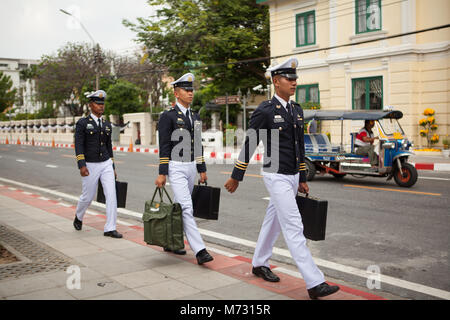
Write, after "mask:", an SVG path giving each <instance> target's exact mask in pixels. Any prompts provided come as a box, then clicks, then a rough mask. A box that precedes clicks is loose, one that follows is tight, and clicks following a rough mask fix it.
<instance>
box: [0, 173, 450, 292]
mask: <svg viewBox="0 0 450 320" xmlns="http://www.w3.org/2000/svg"><path fill="white" fill-rule="evenodd" d="M0 181H3V182H5V183H8V184H14V185H17V186H21V187H25V188H30V189H34V190H38V191H41V192H46V193H50V194H53V195H56V196H58V197H63V198H67V199H72V200H77V201H78V197H75V196H72V195H69V194H66V193H62V192H58V191H54V190H51V189H46V188H41V187H37V186H34V185H29V184H25V183H22V182H17V181H14V180H9V179H5V178H0ZM13 189H14V188H13ZM92 205H94V206H97V207H102V208H105V207H106V206H105V205H104V204H103V203H98V202H96V201H92ZM89 211H90V210H87V213H89V214H90V212H89ZM117 212H120V213H123V214H126V215H129V216H132V217H136V218H139V220H141V219H142V213H138V212H134V211H131V210H127V209H124V208H119V209H117ZM198 231H199V232H200V233H201V234H203V235H205V236H209V237H212V238H216V239H219V240H224V241H229V242H232V243H235V244H239V245H244V246H247V247H250V248H252V249H255V247H256V242H254V241H250V240H246V239H241V238H238V237H234V236H230V235H227V234H222V233H218V232H215V231H210V230H206V229H201V228H198ZM273 253H275V254H278V255H281V256H284V257H288V258H291V259H292V256H291V254H290V252H289V250H286V249H281V248H276V247H274V248H273ZM314 261H315V263H316V264H317V265H318V266H322V267H325V268H328V269H333V270H337V271H340V272H343V273H348V274H351V275H355V276H358V277H362V278H365V279H367V278H368V277H369V276H370V275H372V273H368V272H367V271H366V270H362V269H358V268H354V267H349V266H345V265H342V264H339V263H335V262H332V261H327V260H324V259H320V258H314ZM380 280H381V282H383V283H387V284H391V285H393V286H396V287H400V288H405V289H408V290H411V291H415V292H420V293H424V294H427V295H430V296H433V297H438V298H441V299H446V300H450V292H448V291H444V290H440V289H436V288H432V287H428V286H425V285H421V284H418V283H414V282H409V281H406V280H402V279H397V278H394V277H390V276H385V275H382V274H381V275H380Z"/></svg>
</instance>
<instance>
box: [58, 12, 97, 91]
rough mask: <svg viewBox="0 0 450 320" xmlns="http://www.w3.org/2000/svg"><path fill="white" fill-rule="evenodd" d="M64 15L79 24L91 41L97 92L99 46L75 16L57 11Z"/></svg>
mask: <svg viewBox="0 0 450 320" xmlns="http://www.w3.org/2000/svg"><path fill="white" fill-rule="evenodd" d="M59 11H61V12H62V13H64V14H67V15H68V16H71V17H72V18H74V19H75V20H77V22H78V23H79V24H80V26H81V27H82V28H83V30H84V31H85V32H86V34H87V35H88V36H89V38H90V39H91V41H92V45H93V48H94V65H95V90H98V82H99V70H98V64H99V62H100V46H99V44H98V43H96V42H95V40H94V38H92V36H91V34H90V33H89V32H88V31H87V29H86V28H85V26H84V25H83V24H82V23H81V21H80V19H78V18H77V17H76V16H74V15H73V14H71V13H70V12H67V11H66V10H63V9H59Z"/></svg>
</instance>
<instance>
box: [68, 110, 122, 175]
mask: <svg viewBox="0 0 450 320" xmlns="http://www.w3.org/2000/svg"><path fill="white" fill-rule="evenodd" d="M111 133H112V127H111V123H110V122H109V121H105V120H104V119H103V120H102V127H101V128H99V126H98V123H96V121H95V120H94V119H92V117H91V116H90V115H89V116H87V117H85V118H81V119H80V120H78V121H77V124H76V128H75V154H76V156H77V163H78V168H79V169H81V168H82V167H84V166H86V162H103V161H106V160H108V159H109V158H111V159H112V160H113V161H114V158H113V150H112V143H111ZM113 167H114V163H113Z"/></svg>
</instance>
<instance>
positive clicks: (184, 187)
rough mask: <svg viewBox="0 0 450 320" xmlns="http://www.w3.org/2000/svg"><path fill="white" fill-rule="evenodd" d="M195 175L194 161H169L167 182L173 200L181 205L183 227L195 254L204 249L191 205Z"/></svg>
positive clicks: (195, 166)
mask: <svg viewBox="0 0 450 320" xmlns="http://www.w3.org/2000/svg"><path fill="white" fill-rule="evenodd" d="M196 177H197V165H196V163H195V162H178V161H170V162H169V182H170V186H171V187H172V191H173V194H174V199H173V200H174V202H177V203H179V204H180V205H181V209H182V210H183V227H184V233H185V234H186V238H187V241H188V242H189V246H190V247H191V249H192V251H193V252H194V253H195V254H197V253H198V252H199V251H200V250H202V249H205V243H204V242H203V240H202V237H201V235H200V232H199V231H198V229H197V223H196V222H195V219H194V215H193V212H194V209H193V206H192V196H191V195H192V190H193V189H194V184H195V178H196Z"/></svg>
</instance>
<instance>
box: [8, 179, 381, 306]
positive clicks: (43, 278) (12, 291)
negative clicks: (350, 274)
mask: <svg viewBox="0 0 450 320" xmlns="http://www.w3.org/2000/svg"><path fill="white" fill-rule="evenodd" d="M74 214H75V206H73V205H70V204H66V203H62V202H59V201H56V200H51V199H48V198H44V197H42V196H40V195H38V194H33V193H30V192H26V191H23V190H20V189H16V188H13V187H10V186H7V185H1V184H0V229H1V230H0V243H2V245H3V246H4V247H6V248H7V249H8V250H9V251H11V252H12V253H14V254H15V255H16V256H17V257H18V258H19V259H20V260H21V261H19V262H15V263H8V264H0V299H8V300H10V299H13V300H17V299H38V300H41V299H63V300H74V299H78V300H80V299H82V300H84V299H106V300H113V299H114V300H115V299H120V300H129V299H133V300H135V299H138V300H140V299H152V300H154V299H157V300H158V299H163V300H175V299H183V300H279V299H282V300H285V299H299V300H308V299H309V297H308V295H307V291H306V288H305V283H304V281H303V280H302V279H301V278H299V277H296V276H293V275H292V274H295V272H292V271H293V270H295V268H291V269H290V270H291V271H289V270H287V269H286V268H282V267H279V266H278V267H277V266H273V268H274V269H275V270H274V271H275V272H276V273H277V274H278V275H279V276H280V278H281V281H280V282H278V283H269V282H266V281H264V280H262V279H260V278H257V277H255V276H254V275H253V274H252V273H251V264H250V259H248V258H245V257H242V256H241V255H237V254H231V253H230V252H228V251H226V250H222V249H218V248H217V246H216V247H214V246H210V245H208V247H207V248H208V250H209V251H210V252H211V254H212V255H213V256H214V261H212V262H210V263H206V264H204V265H203V266H199V265H197V262H196V259H195V257H194V255H193V253H192V251H190V250H189V248H187V251H188V253H187V255H185V256H177V255H173V254H169V253H165V252H163V251H162V249H161V248H159V247H156V246H149V245H146V244H145V243H144V241H143V228H142V224H139V223H138V222H136V221H131V220H130V221H129V222H126V221H123V219H119V221H118V228H117V229H118V231H119V232H121V233H122V234H123V235H124V239H113V238H109V237H104V236H103V226H104V223H105V216H104V215H102V214H99V213H97V212H95V211H92V210H88V212H87V214H86V215H85V219H84V221H83V229H82V231H76V230H75V229H74V228H73V226H72V221H73V217H74ZM74 266H75V267H74ZM78 268H79V269H78ZM283 269H284V270H283ZM78 270H79V274H80V276H81V277H80V280H81V282H80V287H81V288H80V289H76V288H69V287H71V286H73V285H74V284H76V281H75V280H74V279H75V276H76V275H77V274H78V273H77V272H78ZM277 270H278V271H277ZM328 282H329V283H332V282H330V281H328ZM339 285H340V286H341V290H340V291H339V292H338V293H336V294H334V295H331V296H329V297H326V298H324V299H327V300H366V299H375V300H379V299H383V298H382V297H380V296H376V295H373V294H371V293H367V292H363V291H360V290H357V289H353V288H349V287H347V286H343V285H342V284H339Z"/></svg>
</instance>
